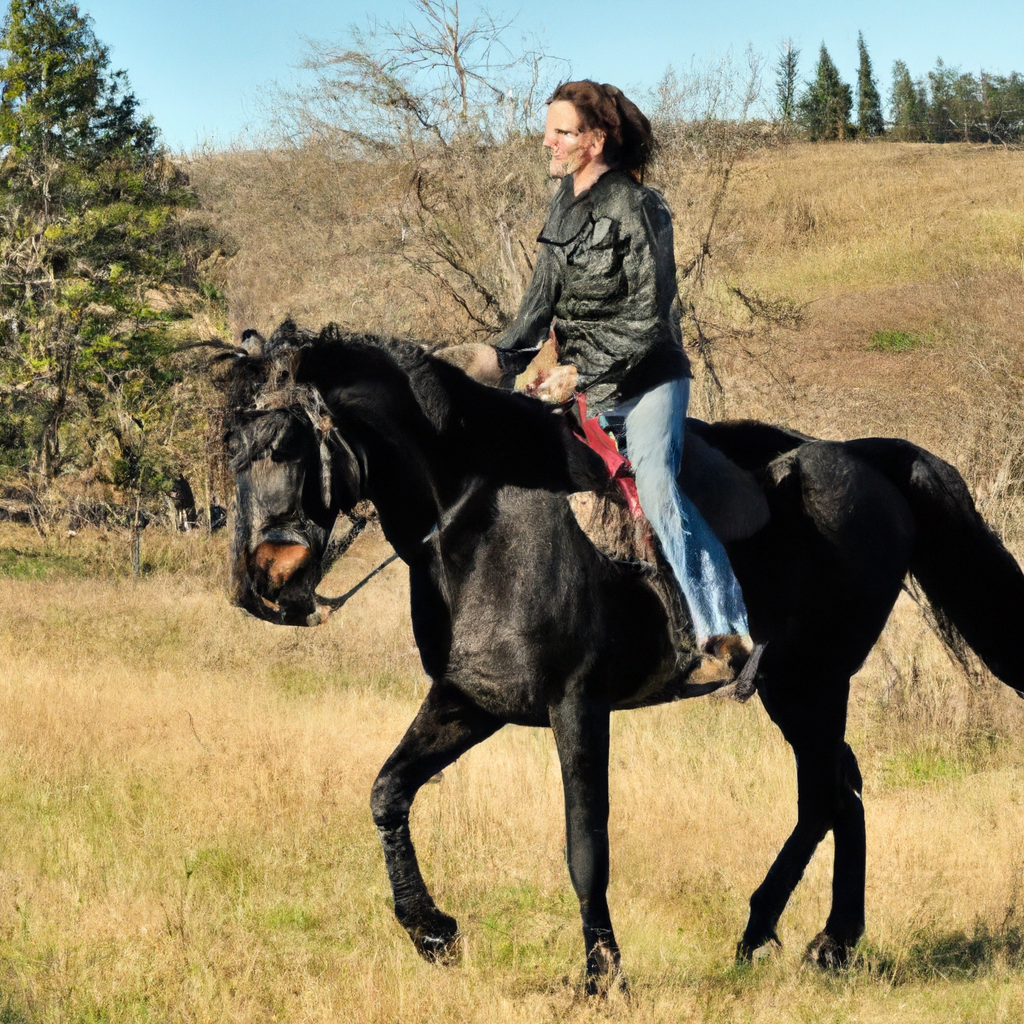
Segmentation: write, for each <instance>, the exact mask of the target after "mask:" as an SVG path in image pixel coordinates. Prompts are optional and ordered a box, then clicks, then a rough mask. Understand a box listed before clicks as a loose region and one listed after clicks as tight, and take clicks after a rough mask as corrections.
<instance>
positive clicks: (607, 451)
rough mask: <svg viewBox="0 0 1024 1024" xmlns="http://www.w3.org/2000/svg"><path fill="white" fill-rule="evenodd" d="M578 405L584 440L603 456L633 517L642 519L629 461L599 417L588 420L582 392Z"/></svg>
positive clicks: (579, 395) (585, 402)
mask: <svg viewBox="0 0 1024 1024" xmlns="http://www.w3.org/2000/svg"><path fill="white" fill-rule="evenodd" d="M576 405H577V407H578V408H579V411H580V425H581V428H582V430H583V440H584V441H586V443H587V445H588V447H590V448H592V449H593V450H594V451H595V452H597V454H598V455H600V456H601V459H602V460H603V461H604V464H605V465H606V466H607V467H608V475H609V476H610V477H611V478H612V479H613V480H614V481H615V482H616V483H617V484H618V485H619V488H620V490H621V491H622V493H623V496H624V497H625V499H626V504H627V505H628V506H629V511H630V512H631V513H632V514H633V517H634V518H636V519H641V518H642V517H643V514H644V513H643V509H641V508H640V497H639V495H638V494H637V492H636V480H635V479H634V478H633V467H632V466H631V465H630V463H629V459H627V458H626V457H625V456H624V455H623V454H622V453H621V452H620V451H619V446H618V445H617V444H616V443H615V438H613V437H612V436H611V434H609V433H608V431H607V430H605V429H604V427H602V426H601V424H600V422H598V417H597V416H593V417H591V418H590V419H587V396H586V395H585V394H584V393H583V392H582V391H579V392H577V393H576Z"/></svg>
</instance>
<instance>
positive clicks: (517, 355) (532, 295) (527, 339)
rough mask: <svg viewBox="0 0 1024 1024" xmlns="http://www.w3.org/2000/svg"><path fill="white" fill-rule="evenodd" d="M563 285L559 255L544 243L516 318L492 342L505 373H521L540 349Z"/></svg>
mask: <svg viewBox="0 0 1024 1024" xmlns="http://www.w3.org/2000/svg"><path fill="white" fill-rule="evenodd" d="M561 287H562V282H561V275H560V273H559V266H558V257H557V256H556V255H555V254H554V252H553V251H552V249H551V246H549V245H545V244H543V243H542V244H541V246H540V251H539V252H538V254H537V263H536V265H535V266H534V268H533V277H532V278H530V283H529V285H527V288H526V293H525V294H524V295H523V301H522V302H520V304H519V309H518V311H517V312H516V318H515V320H513V321H512V323H511V324H509V326H508V327H507V328H505V330H504V331H502V333H501V334H500V335H498V337H497V338H496V339H495V340H494V342H493V345H494V347H495V349H496V350H497V353H498V366H499V367H500V368H501V371H502V375H503V377H505V378H507V379H509V380H511V379H512V378H514V377H515V376H516V375H517V374H520V373H522V372H523V370H525V369H526V367H527V366H529V365H530V361H531V360H532V359H533V357H534V356H535V355H536V354H537V353H538V352H539V351H540V347H541V345H543V344H544V342H545V340H547V336H548V330H549V328H550V327H551V321H552V320H553V319H554V316H555V304H556V303H557V302H558V296H559V294H560V292H561Z"/></svg>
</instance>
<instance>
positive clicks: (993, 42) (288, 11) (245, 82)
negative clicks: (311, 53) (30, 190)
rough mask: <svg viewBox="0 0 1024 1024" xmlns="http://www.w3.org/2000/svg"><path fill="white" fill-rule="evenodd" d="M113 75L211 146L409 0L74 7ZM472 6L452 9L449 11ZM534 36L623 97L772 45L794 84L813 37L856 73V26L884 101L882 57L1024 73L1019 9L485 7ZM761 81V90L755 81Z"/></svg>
mask: <svg viewBox="0 0 1024 1024" xmlns="http://www.w3.org/2000/svg"><path fill="white" fill-rule="evenodd" d="M79 4H80V6H81V8H82V9H83V10H86V11H88V12H89V13H90V14H91V15H92V17H93V20H94V22H95V30H96V34H97V36H98V37H99V39H100V40H102V41H103V42H104V43H106V44H107V45H108V46H109V47H110V49H111V56H112V61H113V64H114V66H115V67H118V68H122V67H123V68H125V69H126V70H127V71H128V75H129V78H130V80H131V82H132V86H133V88H134V90H135V93H136V95H137V96H138V97H139V98H140V100H141V101H142V104H143V109H144V110H145V111H146V112H147V113H150V114H152V115H153V117H154V119H155V120H156V123H157V125H158V126H159V127H160V129H161V130H162V132H163V135H164V139H165V141H166V142H167V143H168V145H170V146H171V148H172V149H175V150H181V149H185V150H191V149H193V148H194V147H195V146H196V145H197V144H199V143H202V142H204V141H205V142H212V143H213V144H214V145H225V144H227V143H228V142H230V141H231V140H232V139H234V138H237V137H239V136H244V133H245V131H246V128H247V127H252V126H255V125H258V123H259V120H260V113H259V111H260V109H261V108H260V105H259V103H257V102H255V100H256V97H257V96H258V95H260V94H261V93H262V94H264V95H266V94H268V93H270V92H271V91H272V90H271V89H270V88H269V85H270V83H272V82H274V81H277V82H281V83H289V84H293V83H294V82H295V81H296V79H297V76H298V74H299V73H298V72H297V71H296V70H295V68H296V65H298V64H299V62H300V61H301V59H302V56H303V53H304V48H305V44H304V42H303V39H304V37H305V38H312V39H317V40H324V41H334V40H341V39H343V37H344V35H345V32H346V29H347V28H348V27H349V26H350V25H353V24H360V23H365V20H366V16H367V13H368V12H369V11H371V10H372V11H373V12H374V13H376V14H377V15H378V16H379V17H381V18H383V19H400V18H401V17H402V16H403V15H404V14H406V13H407V12H409V10H410V9H411V8H410V4H409V0H375V2H373V3H370V2H369V0H344V2H333V0H289V2H287V3H281V2H280V0H244V2H242V0H174V2H173V3H171V2H166V0H164V2H160V3H154V2H153V0H79ZM475 9H477V5H475V4H473V3H472V2H471V0H463V16H464V17H465V15H466V14H467V13H472V11H474V10H475ZM490 9H491V10H492V11H496V12H501V13H503V14H504V15H505V17H506V18H514V21H515V26H516V28H517V29H519V30H521V31H522V32H524V33H529V34H531V35H536V36H537V37H539V39H540V40H541V41H542V43H543V45H544V47H545V49H547V51H548V52H549V53H551V54H553V55H556V56H559V57H562V58H565V59H566V60H568V61H569V62H571V66H572V74H573V76H574V77H580V78H583V77H587V78H596V79H598V80H600V81H607V82H613V83H615V84H616V85H619V86H622V87H623V88H626V87H628V86H631V85H635V86H650V85H653V84H654V83H655V82H656V81H657V80H658V79H659V78H660V77H661V75H662V74H663V73H664V71H665V69H666V68H667V67H668V66H669V65H670V64H672V65H674V66H675V67H677V68H680V69H682V68H686V67H688V66H689V65H690V63H691V61H694V60H696V61H698V62H704V61H708V60H713V59H715V58H717V57H720V56H721V55H723V54H725V53H727V52H728V51H729V50H732V51H733V52H734V53H735V54H736V55H737V56H738V55H740V54H741V53H742V51H743V50H744V49H745V48H746V47H747V45H748V44H752V45H753V46H754V48H755V49H756V50H758V51H759V52H761V53H763V54H764V55H765V56H767V57H768V59H769V61H771V60H773V59H774V57H775V54H776V52H777V47H778V44H779V42H780V40H782V39H784V38H786V37H791V38H792V39H793V40H794V42H795V43H796V45H797V46H798V47H800V49H801V50H802V56H801V62H800V75H801V79H805V78H807V77H809V76H810V74H811V72H812V69H813V66H814V63H815V61H816V59H817V54H818V48H819V46H820V45H821V43H822V42H824V43H825V45H826V46H827V47H828V50H829V53H830V54H831V56H832V59H833V60H834V61H835V63H836V64H837V65H838V67H839V70H840V72H841V73H842V74H843V76H844V78H845V79H846V80H847V81H849V82H851V83H852V82H853V80H854V79H855V77H856V70H857V32H858V30H861V31H863V33H864V38H865V40H866V42H867V45H868V51H869V53H870V55H871V59H872V63H873V65H874V68H875V72H876V77H877V79H878V83H879V87H880V90H881V92H882V94H883V96H887V94H888V90H889V72H890V69H891V67H892V62H893V61H894V60H895V59H901V60H903V61H905V62H906V63H907V65H908V66H909V67H910V70H911V73H912V74H913V75H915V76H916V75H919V74H924V73H925V72H926V71H928V70H930V69H931V68H932V67H934V65H935V61H936V58H938V57H942V58H943V60H944V61H945V62H946V63H947V64H950V65H954V66H955V65H960V66H962V67H963V69H964V70H970V71H974V72H977V71H979V70H980V69H982V68H984V69H985V70H987V71H991V72H993V73H997V74H999V73H1002V74H1006V73H1009V72H1010V71H1014V70H1017V71H1021V72H1024V46H1022V40H1024V0H988V2H985V3H978V4H977V5H976V6H975V5H965V4H964V3H963V2H962V0H958V2H955V3H954V2H952V0H928V2H927V3H924V2H917V3H902V2H899V0H889V2H877V0H861V2H859V3H855V4H852V5H849V4H848V5H842V4H838V3H834V2H832V3H821V2H816V3H811V2H809V0H790V2H788V3H771V2H766V0H760V2H758V0H717V2H708V0H703V2H700V3H693V2H690V0H640V2H639V3H635V2H631V0H616V2H609V0H589V2H588V3H586V4H583V3H577V4H568V3H560V4H556V3H552V2H551V0H519V2H518V3H506V2H503V0H498V2H495V3H493V4H490ZM769 84H770V83H769Z"/></svg>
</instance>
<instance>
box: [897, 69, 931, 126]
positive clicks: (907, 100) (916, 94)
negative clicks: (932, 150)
mask: <svg viewBox="0 0 1024 1024" xmlns="http://www.w3.org/2000/svg"><path fill="white" fill-rule="evenodd" d="M889 115H890V118H891V120H892V133H891V134H892V137H893V138H894V139H899V140H900V141H902V142H920V141H922V140H923V139H924V138H926V134H927V127H928V126H927V119H928V98H927V96H926V95H925V91H924V86H923V85H922V84H921V83H919V82H914V80H913V79H912V78H911V77H910V70H909V69H908V68H907V65H906V64H904V63H903V61H901V60H897V61H894V62H893V65H892V95H891V96H890V98H889Z"/></svg>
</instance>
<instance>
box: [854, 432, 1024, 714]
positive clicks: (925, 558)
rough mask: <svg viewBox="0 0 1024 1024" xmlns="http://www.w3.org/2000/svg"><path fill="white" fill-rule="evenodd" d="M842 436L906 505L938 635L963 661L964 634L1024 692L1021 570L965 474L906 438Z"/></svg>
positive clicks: (916, 573) (915, 567)
mask: <svg viewBox="0 0 1024 1024" xmlns="http://www.w3.org/2000/svg"><path fill="white" fill-rule="evenodd" d="M847 444H848V446H849V447H850V448H851V449H852V450H853V451H854V452H856V454H857V455H858V456H860V457H862V458H864V459H865V461H867V462H869V463H870V464H871V465H872V466H874V467H875V468H876V469H878V470H879V471H881V472H882V473H884V474H885V476H886V477H888V479H889V480H890V481H891V482H892V483H893V484H894V485H895V486H896V487H897V488H898V489H899V491H900V492H901V493H902V495H903V497H904V499H905V500H906V501H907V504H908V505H909V506H910V509H911V512H912V514H913V516H914V521H915V525H916V539H915V542H914V551H913V556H912V558H911V563H910V573H911V575H912V576H913V577H914V578H915V579H916V580H917V582H918V583H919V584H920V586H921V589H922V590H923V591H924V593H925V596H926V597H927V598H928V601H929V603H930V604H931V606H932V610H933V612H934V613H935V619H936V625H937V626H938V628H939V633H940V635H941V636H942V638H943V639H944V640H945V641H946V643H947V645H948V646H949V647H950V648H951V650H952V652H953V653H954V655H956V656H957V657H958V659H959V660H960V661H961V662H964V659H965V656H966V652H965V651H964V650H963V645H962V642H960V640H959V638H960V637H962V638H963V640H964V641H966V643H967V644H968V645H969V646H970V647H971V649H972V650H973V651H974V653H975V654H977V655H978V657H980V658H981V660H982V661H983V662H984V663H985V665H986V666H987V667H988V668H989V670H990V671H991V672H992V673H993V674H994V675H996V676H998V677H999V678H1000V679H1001V680H1002V681H1003V682H1004V683H1006V684H1007V685H1008V686H1011V687H1013V688H1014V689H1015V690H1017V691H1018V692H1020V693H1021V695H1022V696H1024V652H1022V649H1021V647H1022V645H1021V642H1020V638H1021V636H1022V635H1024V632H1022V629H1024V572H1021V568H1020V566H1019V565H1018V564H1017V561H1016V559H1015V558H1014V557H1013V555H1011V554H1010V552H1009V551H1007V549H1006V547H1005V546H1004V545H1003V542H1002V541H1001V540H1000V539H999V537H998V536H997V535H996V534H995V533H994V532H993V530H992V529H991V528H990V527H989V526H988V524H987V523H986V522H985V521H984V519H982V518H981V515H980V514H979V512H978V510H977V508H975V505H974V500H973V499H972V498H971V494H970V491H968V489H967V484H966V483H964V479H963V477H962V476H961V475H960V474H959V473H958V472H957V470H956V469H955V468H954V467H953V466H951V465H950V464H949V463H948V462H943V461H942V459H940V458H937V457H936V456H935V455H932V454H931V452H927V451H925V450H924V449H923V448H919V447H918V446H917V445H914V444H911V443H910V442H909V441H901V440H897V439H892V438H864V439H862V440H859V441H850V442H847ZM958 634H959V636H958Z"/></svg>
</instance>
